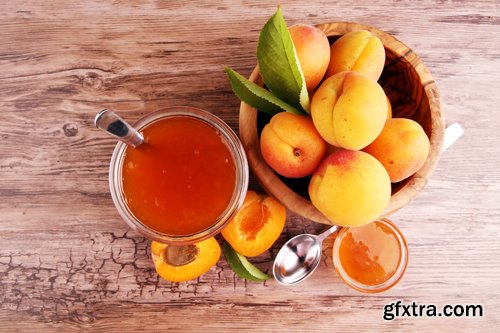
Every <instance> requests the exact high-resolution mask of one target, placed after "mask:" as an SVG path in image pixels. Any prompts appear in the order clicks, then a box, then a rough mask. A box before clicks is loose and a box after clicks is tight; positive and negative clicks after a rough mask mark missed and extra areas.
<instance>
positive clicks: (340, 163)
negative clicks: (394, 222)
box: [309, 150, 391, 227]
mask: <svg viewBox="0 0 500 333" xmlns="http://www.w3.org/2000/svg"><path fill="white" fill-rule="evenodd" d="M309 196H310V198H311V202H312V204H313V205H314V206H315V207H316V208H317V209H318V210H319V211H320V212H322V213H323V214H324V215H325V216H326V217H327V218H328V219H329V220H330V221H332V222H333V223H335V224H338V225H341V226H349V227H357V226H362V225H365V224H367V223H370V222H372V221H373V220H375V219H376V218H378V217H379V216H380V215H381V214H382V213H383V212H384V210H385V209H386V207H387V205H388V204H389V200H390V198H391V182H390V179H389V175H388V174H387V171H386V170H385V169H384V167H383V165H382V164H381V163H380V162H379V161H378V160H377V159H376V158H374V157H372V156H371V155H369V154H367V153H364V152H362V151H356V150H339V151H337V152H334V153H332V154H331V155H329V156H328V157H326V158H325V159H324V160H323V162H322V163H321V165H320V166H319V167H318V169H317V170H316V171H315V172H314V174H313V176H312V178H311V182H310V183H309Z"/></svg>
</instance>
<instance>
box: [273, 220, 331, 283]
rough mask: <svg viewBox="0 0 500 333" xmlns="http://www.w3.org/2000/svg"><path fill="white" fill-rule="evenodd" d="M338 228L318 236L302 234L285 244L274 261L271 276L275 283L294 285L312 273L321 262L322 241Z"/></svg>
mask: <svg viewBox="0 0 500 333" xmlns="http://www.w3.org/2000/svg"><path fill="white" fill-rule="evenodd" d="M339 228H340V227H339V226H337V225H334V226H332V227H331V228H330V229H328V230H326V231H325V232H323V233H322V234H320V235H318V236H315V235H311V234H302V235H298V236H295V237H293V238H292V239H290V240H289V241H288V242H286V243H285V245H283V247H282V248H281V250H280V251H279V252H278V255H277V256H276V259H274V265H273V275H274V278H275V279H276V281H278V282H279V283H280V284H283V285H290V284H295V283H299V282H300V281H302V280H304V279H305V278H306V277H308V276H309V275H310V274H311V273H312V272H314V270H315V269H316V267H318V265H319V262H320V261H321V244H322V243H323V240H324V239H325V238H326V237H328V236H329V235H331V234H332V233H334V232H335V231H337V230H338V229H339Z"/></svg>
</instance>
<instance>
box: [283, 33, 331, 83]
mask: <svg viewBox="0 0 500 333" xmlns="http://www.w3.org/2000/svg"><path fill="white" fill-rule="evenodd" d="M288 31H290V35H291V37H292V41H293V45H294V46H295V51H296V52H297V57H298V58H299V63H300V67H301V68H302V73H303V74H304V78H305V80H306V86H307V90H309V91H312V90H313V89H314V88H315V87H316V86H317V85H318V83H319V82H320V81H321V79H323V76H324V75H325V72H326V69H327V68H328V64H329V63H330V43H329V42H328V38H327V37H326V35H325V33H324V32H323V31H321V30H319V29H318V28H315V27H312V26H309V25H294V26H292V27H290V28H289V29H288Z"/></svg>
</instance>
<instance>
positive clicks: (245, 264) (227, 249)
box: [222, 241, 271, 282]
mask: <svg viewBox="0 0 500 333" xmlns="http://www.w3.org/2000/svg"><path fill="white" fill-rule="evenodd" d="M222 251H223V252H224V256H225V257H226V260H227V262H228V263H229V266H231V269H232V270H233V271H234V272H235V273H236V275H238V276H239V277H241V278H244V279H247V280H249V281H254V282H262V281H266V280H268V279H269V278H271V277H270V276H269V275H267V274H266V273H264V272H262V271H261V270H260V269H258V268H257V267H255V266H254V265H252V264H251V263H250V262H249V261H248V259H247V258H246V257H245V256H242V255H241V254H239V253H238V252H236V251H235V250H234V249H233V248H232V247H231V245H230V244H229V243H228V242H226V241H225V242H224V244H223V245H222Z"/></svg>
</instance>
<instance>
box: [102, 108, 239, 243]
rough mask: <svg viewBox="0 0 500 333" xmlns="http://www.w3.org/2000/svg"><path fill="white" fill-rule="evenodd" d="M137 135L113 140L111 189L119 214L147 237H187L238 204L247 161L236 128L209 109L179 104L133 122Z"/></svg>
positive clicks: (195, 236)
mask: <svg viewBox="0 0 500 333" xmlns="http://www.w3.org/2000/svg"><path fill="white" fill-rule="evenodd" d="M134 127H135V128H136V129H137V130H139V131H140V132H142V134H143V136H144V143H143V144H141V145H140V146H139V147H137V148H131V147H128V146H127V145H126V144H124V143H123V142H119V143H118V144H117V146H116V148H115V150H114V152H113V156H112V158H111V165H110V174H109V181H110V190H111V196H112V198H113V202H114V204H115V206H116V208H117V210H118V213H119V214H120V215H121V217H122V218H123V220H124V221H125V222H126V223H127V224H128V225H129V226H130V227H131V228H133V229H135V230H137V231H139V232H140V233H142V234H143V235H144V236H146V237H147V238H149V239H151V240H154V241H157V242H160V243H164V244H174V245H189V244H193V243H197V242H200V241H202V240H204V239H207V238H210V237H212V236H214V235H216V234H217V233H219V232H220V231H221V230H222V228H223V227H224V226H225V225H226V224H227V223H228V222H229V221H230V219H231V218H232V216H233V215H234V214H235V213H236V212H237V210H238V209H239V207H241V205H242V203H243V200H244V199H245V194H246V191H247V187H248V163H247V159H246V155H245V152H244V149H243V146H242V145H241V143H240V141H239V139H238V137H237V135H236V134H235V133H234V132H233V131H232V129H231V128H230V127H229V126H228V125H227V124H226V123H224V122H223V121H222V120H221V119H219V118H218V117H216V116H215V115H213V114H211V113H209V112H207V111H204V110H200V109H196V108H191V107H185V106H178V107H170V108H165V109H161V110H158V111H155V112H152V113H149V114H147V115H146V116H145V117H143V118H141V119H140V120H139V121H138V122H137V123H136V124H135V126H134Z"/></svg>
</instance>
